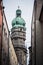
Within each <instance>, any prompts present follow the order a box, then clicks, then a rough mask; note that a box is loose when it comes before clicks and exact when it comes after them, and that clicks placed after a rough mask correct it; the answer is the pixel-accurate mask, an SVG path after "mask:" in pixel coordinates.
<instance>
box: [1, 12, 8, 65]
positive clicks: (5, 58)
mask: <svg viewBox="0 0 43 65" xmlns="http://www.w3.org/2000/svg"><path fill="white" fill-rule="evenodd" d="M2 36H3V37H2V65H8V50H9V49H8V44H9V42H8V41H9V29H8V25H7V20H6V16H5V13H4V11H3V34H2Z"/></svg>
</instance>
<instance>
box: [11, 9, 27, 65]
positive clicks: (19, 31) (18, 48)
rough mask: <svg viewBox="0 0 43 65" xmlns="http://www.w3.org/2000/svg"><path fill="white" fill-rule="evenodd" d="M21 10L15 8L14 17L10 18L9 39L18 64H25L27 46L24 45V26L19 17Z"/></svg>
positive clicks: (22, 20)
mask: <svg viewBox="0 0 43 65" xmlns="http://www.w3.org/2000/svg"><path fill="white" fill-rule="evenodd" d="M21 13H22V11H21V10H20V9H19V8H18V9H17V10H16V17H15V18H14V19H13V20H12V29H11V39H12V42H13V46H14V49H15V52H16V55H17V59H18V62H19V64H20V65H27V48H26V46H25V40H26V27H25V24H26V23H25V21H24V19H23V18H22V17H21Z"/></svg>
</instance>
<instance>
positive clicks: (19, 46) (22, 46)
mask: <svg viewBox="0 0 43 65" xmlns="http://www.w3.org/2000/svg"><path fill="white" fill-rule="evenodd" d="M14 48H15V49H16V48H20V49H23V51H24V52H25V53H27V47H26V46H25V45H18V44H15V45H14Z"/></svg>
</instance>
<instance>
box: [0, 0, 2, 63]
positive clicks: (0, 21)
mask: <svg viewBox="0 0 43 65" xmlns="http://www.w3.org/2000/svg"><path fill="white" fill-rule="evenodd" d="M1 45H2V1H1V0H0V64H1V55H2V54H1V53H2V52H1Z"/></svg>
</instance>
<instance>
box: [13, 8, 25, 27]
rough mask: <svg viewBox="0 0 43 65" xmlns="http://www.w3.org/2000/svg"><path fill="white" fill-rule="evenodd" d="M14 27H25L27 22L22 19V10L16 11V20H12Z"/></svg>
mask: <svg viewBox="0 0 43 65" xmlns="http://www.w3.org/2000/svg"><path fill="white" fill-rule="evenodd" d="M12 27H25V21H24V19H23V18H21V10H20V9H17V10H16V18H14V19H13V20H12Z"/></svg>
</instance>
